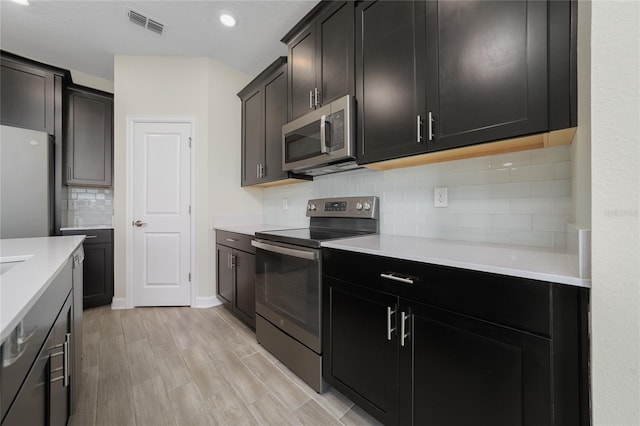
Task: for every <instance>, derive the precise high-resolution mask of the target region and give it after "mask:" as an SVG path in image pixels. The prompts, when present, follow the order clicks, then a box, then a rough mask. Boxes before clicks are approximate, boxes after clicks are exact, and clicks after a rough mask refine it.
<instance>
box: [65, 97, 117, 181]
mask: <svg viewBox="0 0 640 426" xmlns="http://www.w3.org/2000/svg"><path fill="white" fill-rule="evenodd" d="M65 99H66V106H65V108H66V109H65V111H66V114H65V115H66V119H65V160H66V164H65V173H64V177H65V184H67V185H80V186H94V187H110V186H112V184H113V179H112V172H113V95H111V94H108V93H104V92H98V91H94V90H92V89H86V88H81V87H78V86H74V87H70V88H67V90H66V93H65Z"/></svg>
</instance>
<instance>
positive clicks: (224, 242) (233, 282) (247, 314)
mask: <svg viewBox="0 0 640 426" xmlns="http://www.w3.org/2000/svg"><path fill="white" fill-rule="evenodd" d="M251 239H252V237H251V236H249V235H244V234H238V233H234V232H226V231H220V230H218V231H216V269H217V274H216V277H217V282H218V290H217V295H218V298H219V299H220V300H221V301H222V303H223V304H224V305H225V306H226V307H227V308H228V309H229V310H230V311H231V312H232V313H233V314H234V315H235V316H237V317H238V318H240V319H241V320H242V321H244V322H246V323H247V324H248V325H250V326H251V327H253V328H255V327H256V295H255V291H256V290H255V258H256V256H255V250H254V249H253V246H252V245H251Z"/></svg>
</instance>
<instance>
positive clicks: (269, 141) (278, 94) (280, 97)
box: [264, 64, 287, 181]
mask: <svg viewBox="0 0 640 426" xmlns="http://www.w3.org/2000/svg"><path fill="white" fill-rule="evenodd" d="M264 105H265V110H264V128H265V142H264V145H265V174H266V179H264V180H265V181H274V180H279V179H285V178H286V177H287V172H283V171H282V125H283V124H285V123H286V122H287V66H286V64H283V65H282V66H281V67H280V69H279V70H277V71H276V73H275V74H274V76H273V78H272V79H271V80H269V81H268V82H267V83H266V84H265V86H264Z"/></svg>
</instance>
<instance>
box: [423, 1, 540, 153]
mask: <svg viewBox="0 0 640 426" xmlns="http://www.w3.org/2000/svg"><path fill="white" fill-rule="evenodd" d="M426 7H427V64H428V68H427V74H426V81H427V108H428V113H427V117H426V120H425V123H424V126H425V129H426V131H425V133H426V135H425V136H426V139H427V147H428V150H429V151H438V150H443V149H448V148H455V147H460V146H466V145H472V144H476V143H481V142H488V141H496V140H500V139H506V138H512V137H516V136H523V135H528V134H533V133H540V132H545V131H548V130H549V121H548V92H547V86H548V77H547V73H548V50H547V44H548V23H547V19H548V18H547V16H548V4H547V2H545V1H481V2H478V1H438V2H427V3H426Z"/></svg>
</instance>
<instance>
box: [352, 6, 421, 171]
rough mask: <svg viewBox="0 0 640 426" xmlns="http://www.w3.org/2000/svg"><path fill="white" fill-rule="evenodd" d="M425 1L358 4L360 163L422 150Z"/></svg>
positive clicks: (357, 91)
mask: <svg viewBox="0 0 640 426" xmlns="http://www.w3.org/2000/svg"><path fill="white" fill-rule="evenodd" d="M424 7H425V6H424V2H411V1H393V2H387V1H376V2H364V3H360V4H359V5H358V6H357V8H356V34H357V37H356V100H357V114H358V123H359V124H358V130H359V131H358V132H357V133H358V135H357V147H358V153H357V159H358V163H359V164H365V163H371V162H375V161H381V160H388V159H391V158H397V157H403V156H407V155H411V154H416V153H421V152H425V151H426V144H425V142H424V138H422V137H421V135H423V133H424V129H423V128H424V125H423V124H421V123H422V122H424V120H425V111H426V97H425V96H426V94H425V83H424V75H425V50H424V49H425V46H424V43H425V10H424Z"/></svg>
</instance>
